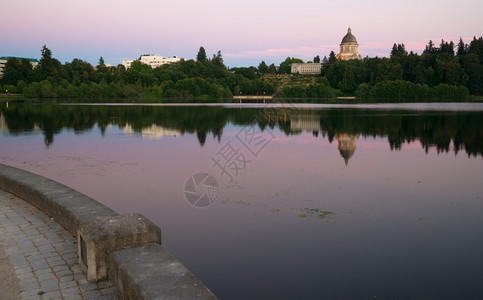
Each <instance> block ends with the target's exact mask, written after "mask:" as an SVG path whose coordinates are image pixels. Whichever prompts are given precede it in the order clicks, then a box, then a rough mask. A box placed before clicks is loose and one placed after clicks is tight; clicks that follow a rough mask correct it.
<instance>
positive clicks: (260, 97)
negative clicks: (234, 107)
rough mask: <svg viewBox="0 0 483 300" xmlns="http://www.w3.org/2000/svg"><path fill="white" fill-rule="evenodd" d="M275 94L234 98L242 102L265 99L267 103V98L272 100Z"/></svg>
mask: <svg viewBox="0 0 483 300" xmlns="http://www.w3.org/2000/svg"><path fill="white" fill-rule="evenodd" d="M272 99H273V96H233V100H239V101H240V103H242V102H243V101H244V100H245V101H257V102H258V101H263V103H265V102H266V101H267V100H272Z"/></svg>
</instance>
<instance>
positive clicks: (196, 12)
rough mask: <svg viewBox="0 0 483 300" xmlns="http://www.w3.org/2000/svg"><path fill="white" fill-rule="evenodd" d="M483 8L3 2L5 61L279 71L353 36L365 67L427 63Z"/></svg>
mask: <svg viewBox="0 0 483 300" xmlns="http://www.w3.org/2000/svg"><path fill="white" fill-rule="evenodd" d="M482 11H483V1H481V0H461V1H458V2H455V1H449V0H429V1H415V0H408V1H397V2H396V1H387V0H385V1H382V0H368V1H355V0H346V1H330V2H329V1H320V0H300V1H283V0H277V1H275V0H245V1H229V0H224V1H222V0H206V1H195V0H178V1H154V0H137V1H128V0H116V1H114V0H103V1H94V0H83V1H73V0H44V1H34V0H4V1H3V2H2V12H3V13H2V17H1V18H0V28H2V30H1V32H2V34H1V41H0V56H23V57H33V58H40V50H41V48H42V45H44V44H46V45H47V47H48V48H49V49H51V50H52V52H53V56H54V57H55V58H57V59H59V60H60V61H61V62H62V63H64V62H66V61H72V59H74V58H80V59H83V60H86V61H88V62H90V63H92V64H97V61H98V60H99V57H100V56H102V57H103V58H104V60H105V61H106V63H111V64H113V65H117V64H119V63H121V61H122V60H125V59H133V58H137V57H139V55H141V54H147V53H150V54H160V55H163V56H174V55H176V56H178V57H183V58H186V59H190V58H194V57H195V56H196V53H197V52H198V49H199V47H200V46H204V47H205V49H206V51H207V53H208V54H209V55H211V54H212V53H216V52H217V51H218V50H221V52H222V54H223V57H224V60H225V64H226V65H227V66H230V67H235V66H249V65H255V66H256V65H258V63H259V62H260V61H261V60H265V61H266V62H267V63H269V64H270V63H275V64H276V65H278V64H279V63H280V62H281V61H283V60H284V59H285V58H286V57H287V56H291V57H292V56H293V57H299V58H302V59H304V60H312V59H313V57H314V56H316V55H320V56H321V57H323V56H324V55H327V56H328V55H329V53H330V51H334V52H336V53H337V52H338V50H339V43H340V41H341V39H342V37H343V36H344V35H345V34H346V32H347V28H348V27H349V26H350V27H351V28H352V32H353V34H354V35H355V36H356V38H357V40H358V42H359V45H360V46H359V52H360V53H361V55H362V56H363V57H365V56H369V57H374V56H388V55H389V52H390V50H391V47H392V45H393V43H404V44H405V45H406V49H407V50H408V51H410V50H412V51H415V52H418V53H421V52H422V50H423V49H424V46H425V45H426V44H427V43H428V41H429V40H430V39H431V40H433V41H434V42H435V43H436V44H439V43H440V41H441V39H445V40H450V41H451V40H452V41H454V42H455V43H457V42H458V40H459V37H462V38H463V39H464V40H465V41H466V42H469V41H470V40H471V39H472V38H473V36H477V37H479V36H482V35H483V18H481V12H482Z"/></svg>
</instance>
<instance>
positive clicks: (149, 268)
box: [109, 244, 218, 300]
mask: <svg viewBox="0 0 483 300" xmlns="http://www.w3.org/2000/svg"><path fill="white" fill-rule="evenodd" d="M109 280H110V281H111V282H112V283H113V284H114V285H115V286H116V287H117V288H118V291H119V296H120V298H122V299H136V300H138V299H171V300H176V299H179V300H184V299H191V300H195V299H198V300H201V299H203V300H205V299H218V298H217V297H216V296H215V295H214V294H213V293H212V292H211V291H210V290H209V289H208V288H207V287H206V286H205V285H204V284H203V283H202V282H201V281H200V280H199V279H198V278H197V277H196V276H195V275H194V274H193V273H191V272H190V271H189V270H188V269H186V267H185V266H183V265H182V264H181V263H180V262H179V261H178V260H177V259H176V258H175V257H173V256H172V255H171V254H170V253H169V252H168V251H166V250H165V249H164V248H163V247H161V245H159V244H147V245H144V246H141V247H137V248H130V249H124V250H119V251H114V252H112V253H111V255H110V259H109Z"/></svg>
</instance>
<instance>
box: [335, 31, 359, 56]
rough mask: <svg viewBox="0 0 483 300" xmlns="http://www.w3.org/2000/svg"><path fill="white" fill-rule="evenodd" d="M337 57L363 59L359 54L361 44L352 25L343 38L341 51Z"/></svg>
mask: <svg viewBox="0 0 483 300" xmlns="http://www.w3.org/2000/svg"><path fill="white" fill-rule="evenodd" d="M337 59H340V60H350V59H362V57H361V55H360V54H359V44H358V43H357V39H356V37H355V36H354V35H353V34H352V31H351V28H350V27H349V29H347V34H346V35H345V36H344V37H343V38H342V42H341V43H340V53H339V54H338V55H337Z"/></svg>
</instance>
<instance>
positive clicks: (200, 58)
mask: <svg viewBox="0 0 483 300" xmlns="http://www.w3.org/2000/svg"><path fill="white" fill-rule="evenodd" d="M207 60H208V58H207V56H206V51H205V48H203V47H200V50H198V54H197V55H196V61H199V62H205V61H207Z"/></svg>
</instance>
